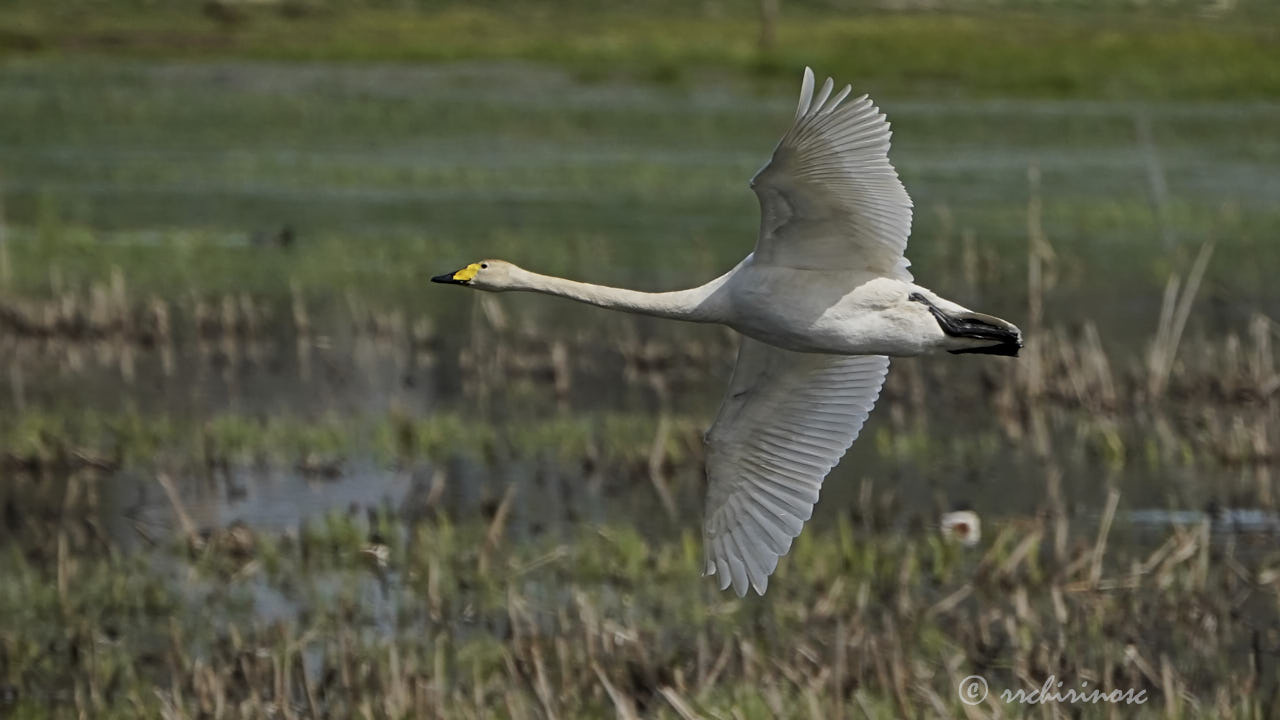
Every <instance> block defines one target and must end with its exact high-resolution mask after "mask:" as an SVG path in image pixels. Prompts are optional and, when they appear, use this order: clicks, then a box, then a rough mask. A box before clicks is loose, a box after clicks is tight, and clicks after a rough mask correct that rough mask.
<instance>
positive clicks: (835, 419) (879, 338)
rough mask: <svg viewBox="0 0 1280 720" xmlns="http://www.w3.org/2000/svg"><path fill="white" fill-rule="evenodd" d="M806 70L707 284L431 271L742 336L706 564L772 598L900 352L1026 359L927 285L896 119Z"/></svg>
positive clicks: (713, 484) (713, 476) (504, 270)
mask: <svg viewBox="0 0 1280 720" xmlns="http://www.w3.org/2000/svg"><path fill="white" fill-rule="evenodd" d="M833 86H834V84H833V81H832V80H831V79H830V78H828V79H827V81H826V83H824V84H823V86H822V88H821V89H820V90H819V91H818V92H817V94H816V95H815V94H814V77H813V71H812V70H811V69H809V68H805V71H804V79H803V82H802V85H801V89H800V104H799V107H798V108H797V109H796V115H795V120H794V122H793V123H792V125H791V128H790V129H789V130H788V131H787V132H786V134H785V135H783V136H782V140H781V141H779V142H778V145H777V147H776V148H775V149H774V151H773V155H772V157H771V158H770V160H769V162H768V163H766V164H765V166H764V167H763V168H761V169H760V170H759V171H758V172H757V173H756V174H755V177H753V178H752V180H751V189H752V190H753V191H754V192H755V194H756V196H757V198H758V199H759V201H760V233H759V236H758V238H757V239H756V245H755V249H754V251H753V252H751V253H750V254H748V255H747V256H746V257H745V258H743V259H742V261H741V262H739V263H738V264H737V265H736V266H735V267H734V268H733V269H732V270H730V271H728V272H726V273H725V274H723V275H721V276H720V277H718V278H716V279H714V280H712V281H710V282H708V283H706V284H704V285H700V286H698V287H695V288H690V289H688V290H677V291H674V292H640V291H636V290H626V289H622V288H614V287H606V286H601V285H593V284H590V283H584V282H576V281H573V280H566V279H564V278H558V277H552V276H548V275H540V274H538V273H535V272H530V271H529V270H525V269H524V268H521V267H517V266H516V265H513V264H511V263H509V262H504V261H502V260H481V261H479V262H474V263H471V264H469V265H467V266H466V267H463V268H462V269H460V270H457V271H455V272H451V273H445V274H444V275H439V276H436V277H433V278H431V279H432V281H433V282H438V283H449V284H453V285H465V286H467V287H471V288H475V289H477V290H488V291H495V292H501V291H508V290H519V291H527V292H538V293H545V294H548V295H558V296H560V297H565V298H569V299H570V300H576V301H578V302H582V303H587V304H588V305H595V306H597V307H602V308H606V309H610V310H621V311H624V312H631V313H642V314H646V315H656V316H658V317H664V318H671V319H674V320H686V321H692V322H702V323H720V324H722V325H727V326H729V327H731V328H733V329H734V330H736V331H738V333H740V334H741V335H742V336H743V337H742V341H741V345H740V347H739V350H738V357H737V362H736V364H735V366H734V370H733V376H732V379H731V380H730V382H729V389H728V392H727V393H726V395H725V397H724V400H723V402H722V404H721V407H720V410H719V413H718V414H717V415H716V418H715V421H714V422H713V423H712V425H711V429H710V430H708V431H707V433H706V436H705V438H704V439H705V442H706V446H707V451H706V474H707V480H708V487H707V498H706V509H705V514H704V518H703V540H704V543H703V545H704V550H703V553H704V569H703V574H704V575H714V576H718V579H719V584H720V589H721V590H724V589H726V588H728V587H729V586H730V585H732V586H733V589H734V592H736V593H737V595H738V596H739V597H741V596H743V595H745V594H746V593H747V590H748V587H750V588H752V589H754V590H755V591H756V592H757V593H758V594H760V595H763V594H764V593H765V591H766V589H767V588H768V584H769V576H770V575H771V574H772V573H773V571H774V569H775V568H776V567H777V564H778V558H779V557H781V556H783V555H785V554H786V553H787V551H788V550H789V549H790V547H791V542H792V540H793V539H794V538H795V537H796V536H798V535H799V534H800V530H801V528H802V527H803V525H804V523H805V521H806V520H808V519H809V517H810V514H811V513H812V510H813V506H814V504H815V503H816V502H817V501H818V491H819V489H820V487H821V485H822V481H823V479H824V478H825V477H826V475H827V473H828V472H829V471H830V470H831V468H832V467H833V466H835V464H836V462H837V461H839V460H840V457H841V456H842V455H844V453H845V451H846V450H848V449H849V446H850V445H852V444H853V441H854V439H855V438H857V437H858V433H859V431H861V429H862V425H863V423H864V422H865V421H866V419H867V416H868V415H869V414H870V413H871V409H872V407H873V406H874V405H875V402H876V399H877V398H878V397H879V395H880V388H881V386H882V385H883V384H884V379H885V375H886V374H887V372H888V370H889V358H890V357H910V356H916V355H926V354H930V353H939V352H944V351H945V352H949V353H986V354H993V355H1007V356H1016V355H1017V353H1018V350H1019V349H1020V348H1021V347H1022V333H1021V331H1019V330H1018V328H1017V327H1016V326H1014V325H1013V324H1012V323H1009V322H1007V321H1005V320H1001V319H1000V318H996V317H992V316H990V315H984V314H982V313H977V312H973V311H972V310H969V309H967V308H965V307H962V306H960V305H958V304H956V303H954V302H951V301H950V300H946V299H944V298H941V297H939V296H938V295H937V294H935V293H934V292H932V291H930V290H929V289H928V288H925V287H921V286H920V285H916V284H915V283H914V281H913V278H912V276H911V273H910V272H908V270H907V267H908V265H909V263H908V262H907V259H906V258H905V257H904V251H905V249H906V245H907V236H908V234H909V233H910V230H911V198H910V197H909V196H908V195H907V191H906V189H905V188H904V187H903V186H902V182H901V181H900V180H899V179H898V174H897V172H896V171H895V170H894V168H893V165H891V164H890V162H889V157H888V152H889V136H890V132H889V123H888V122H887V121H886V119H885V116H884V115H883V114H882V113H881V112H880V110H879V108H877V107H876V106H875V105H874V104H873V103H872V101H871V99H870V98H868V97H867V96H866V95H863V96H861V97H859V98H856V99H854V100H850V101H848V102H845V100H846V98H847V97H848V96H849V93H850V87H849V86H847V85H846V86H845V87H844V89H842V90H841V91H840V92H838V93H836V94H834V95H833V94H832V90H833Z"/></svg>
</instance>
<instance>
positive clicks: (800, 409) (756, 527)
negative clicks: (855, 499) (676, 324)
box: [703, 338, 889, 595]
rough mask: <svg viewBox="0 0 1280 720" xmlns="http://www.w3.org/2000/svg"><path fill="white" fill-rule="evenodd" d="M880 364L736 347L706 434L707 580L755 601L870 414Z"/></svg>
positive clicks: (745, 342) (883, 368) (753, 344)
mask: <svg viewBox="0 0 1280 720" xmlns="http://www.w3.org/2000/svg"><path fill="white" fill-rule="evenodd" d="M888 371H889V358H887V357H885V356H883V355H817V354H811V353H797V352H791V351H789V350H782V349H780V348H776V347H773V346H771V345H766V344H764V343H761V342H758V341H755V340H751V339H750V338H743V339H742V347H741V349H739V351H738V364H737V367H735V368H734V371H733V380H732V381H731V382H730V383H729V392H728V394H727V395H726V396H725V399H724V403H723V404H722V405H721V407H720V414H719V415H718V416H717V417H716V421H715V423H714V424H713V425H712V426H711V430H710V431H708V432H707V478H708V480H709V481H710V483H709V487H708V490H707V509H706V516H705V519H704V522H703V533H704V537H703V540H704V544H705V553H704V554H705V557H706V568H705V571H704V572H705V574H707V575H714V574H717V573H718V574H719V575H720V588H721V589H724V588H727V587H728V586H729V584H730V583H732V584H733V589H734V590H735V591H736V592H737V593H738V595H745V594H746V592H747V584H748V583H750V585H751V586H752V587H754V588H755V589H756V592H757V593H760V594H761V595H763V594H764V591H765V588H766V587H768V584H769V575H770V574H771V573H772V572H773V570H774V568H775V567H777V565H778V558H779V557H780V556H782V555H784V554H786V552H787V550H789V549H790V548H791V540H792V539H793V538H794V537H796V536H797V535H799V534H800V529H801V527H802V526H803V525H804V521H806V520H808V519H809V515H810V513H811V511H812V510H813V504H814V503H816V502H817V501H818V489H819V487H821V485H822V480H823V478H825V477H826V476H827V472H828V471H830V470H831V468H832V467H833V466H834V465H835V464H836V462H837V461H839V460H840V456H842V455H844V452H845V450H848V449H849V446H850V445H852V444H853V441H854V439H855V438H857V437H858V432H859V431H860V430H861V429H862V423H863V422H864V421H865V420H866V419H867V415H869V414H870V413H871V408H872V407H873V406H874V405H875V402H876V398H877V397H879V395H880V387H881V385H883V384H884V378H885V374H886V373H887V372H888Z"/></svg>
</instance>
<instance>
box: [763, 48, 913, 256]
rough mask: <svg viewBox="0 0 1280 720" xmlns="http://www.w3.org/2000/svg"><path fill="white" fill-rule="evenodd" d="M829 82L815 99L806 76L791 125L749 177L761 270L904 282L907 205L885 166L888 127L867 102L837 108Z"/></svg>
mask: <svg viewBox="0 0 1280 720" xmlns="http://www.w3.org/2000/svg"><path fill="white" fill-rule="evenodd" d="M831 89H832V82H831V79H830V78H827V82H826V83H825V84H824V85H823V86H822V89H821V90H820V91H819V92H818V95H817V97H814V95H813V71H812V70H810V69H809V68H805V70H804V85H803V87H802V88H801V90H800V106H799V107H798V108H797V109H796V119H795V123H794V124H792V126H791V129H790V130H788V131H787V134H786V135H783V136H782V140H781V141H779V142H778V147H777V148H775V149H774V151H773V157H772V158H771V159H770V160H769V164H767V165H765V166H764V167H763V168H761V169H760V171H759V172H757V173H756V176H755V177H754V178H752V179H751V188H752V189H753V190H754V191H755V193H756V196H757V197H758V198H759V199H760V238H759V240H758V241H757V243H756V250H755V257H756V260H757V261H758V262H765V263H768V264H772V265H782V266H785V267H796V268H832V269H855V268H856V269H869V270H871V271H873V272H878V273H882V274H886V275H890V276H894V277H900V278H902V279H905V280H910V279H911V274H910V273H909V272H907V265H908V263H907V261H906V259H905V258H904V257H903V252H905V251H906V248H907V235H908V234H910V232H911V198H910V197H909V196H908V195H907V191H906V189H905V188H903V187H902V182H901V181H900V180H899V179H898V173H897V172H896V171H895V170H894V169H893V165H891V164H890V163H889V154H888V153H889V136H890V134H891V133H890V132H889V123H888V121H886V120H885V117H884V114H882V113H881V112H880V110H879V108H877V107H876V106H875V105H873V104H872V102H871V100H870V98H868V97H867V96H866V95H863V96H862V97H860V98H856V99H854V100H850V101H849V102H843V101H844V99H845V98H846V97H847V96H848V95H849V90H850V88H849V86H848V85H846V86H845V88H844V89H843V90H841V91H840V92H839V93H838V94H837V95H836V96H835V97H832V96H831Z"/></svg>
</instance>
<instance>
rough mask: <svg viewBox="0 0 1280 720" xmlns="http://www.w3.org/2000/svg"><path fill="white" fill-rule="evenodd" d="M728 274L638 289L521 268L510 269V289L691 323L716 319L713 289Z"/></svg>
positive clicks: (717, 299)
mask: <svg viewBox="0 0 1280 720" xmlns="http://www.w3.org/2000/svg"><path fill="white" fill-rule="evenodd" d="M729 275H730V273H725V274H724V275H721V276H720V277H718V278H716V279H715V280H712V281H711V282H709V283H707V284H706V285H701V286H699V287H696V288H690V289H688V290H676V291H674V292H641V291H639V290H627V289H625V288H615V287H608V286H606V285H593V284H591V283H584V282H577V281H575V280H566V279H564V278H558V277H554V276H552V275H539V274H538V273H535V272H529V271H528V270H524V269H522V268H521V269H516V270H514V271H513V272H512V280H513V281H515V283H514V285H513V286H512V287H511V288H510V289H511V290H527V291H530V292H540V293H545V294H547V295H557V296H559V297H564V298H569V299H570V300H577V301H578V302H582V303H586V304H588V305H595V306H596V307H602V308H608V309H610V310H622V311H624V312H630V313H640V314H642V315H655V316H657V317H664V318H673V319H675V320H690V321H693V322H719V321H721V320H722V317H721V315H722V313H721V307H722V305H723V303H722V301H721V298H720V297H719V296H718V295H717V293H716V291H717V290H719V289H720V287H721V286H722V285H723V284H724V282H725V280H726V279H728V277H729Z"/></svg>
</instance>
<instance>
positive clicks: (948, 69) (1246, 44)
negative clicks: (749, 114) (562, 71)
mask: <svg viewBox="0 0 1280 720" xmlns="http://www.w3.org/2000/svg"><path fill="white" fill-rule="evenodd" d="M781 4H782V6H783V13H782V15H781V20H780V21H779V23H778V26H777V28H776V40H775V42H774V45H773V47H771V48H770V49H767V50H761V48H760V46H759V40H758V38H759V36H760V32H761V31H760V21H759V18H758V16H757V14H756V12H755V11H756V8H755V6H754V3H739V4H736V5H733V4H731V5H724V6H719V5H718V4H716V5H712V4H708V5H706V7H705V8H703V9H695V8H693V7H692V6H689V5H688V4H683V3H665V4H662V3H647V4H634V3H629V4H628V6H629V7H628V8H627V9H621V10H606V9H604V8H603V6H600V5H598V4H595V3H590V4H581V6H578V7H575V6H573V5H569V6H565V5H560V4H554V5H552V4H545V3H479V4H476V3H443V4H438V3H426V4H421V5H416V6H414V5H412V4H401V5H400V6H399V7H397V8H394V9H392V8H388V7H386V6H385V5H384V4H381V3H369V4H365V5H364V6H359V5H351V4H346V3H344V4H342V5H338V4H328V3H315V4H311V3H305V2H303V3H294V2H281V3H278V4H273V3H265V4H261V3H248V2H245V3H240V2H217V1H214V2H206V3H195V2H179V3H163V4H159V5H155V4H143V3H119V4H111V5H108V4H104V3H82V2H72V1H71V0H59V1H58V2H53V3H41V2H31V1H24V2H16V3H10V4H8V6H7V7H6V8H4V9H2V10H0V27H4V28H6V30H5V32H4V33H3V34H0V51H4V52H6V53H7V54H8V55H9V56H11V57H14V56H17V57H21V56H31V55H35V56H49V55H58V56H77V55H101V54H108V55H111V56H121V55H126V56H133V57H139V58H175V57H182V58H219V57H233V58H256V59H272V60H300V61H316V60H324V61H394V62H423V61H426V62H442V61H462V60H465V61H475V60H524V61H536V62H551V63H556V64H560V65H563V66H566V67H568V68H571V69H573V70H575V71H577V72H579V73H581V74H582V75H584V76H591V77H597V78H599V77H602V76H604V75H606V74H616V73H626V74H631V75H635V76H639V77H646V78H651V79H654V80H659V81H662V82H684V81H687V80H689V79H690V78H689V74H690V73H700V72H704V71H705V70H707V69H712V68H719V69H723V70H732V71H737V70H747V71H749V72H751V73H755V74H764V75H769V76H774V77H780V78H783V79H785V80H786V81H787V83H788V84H789V83H790V82H791V81H792V79H793V77H794V75H795V71H796V70H797V69H798V68H799V67H800V66H802V65H804V64H812V65H814V66H816V67H821V68H823V69H824V71H825V72H830V73H833V74H838V75H839V76H841V77H850V78H858V80H859V86H860V87H863V88H865V89H867V90H870V91H872V92H875V93H877V94H881V95H888V96H902V95H905V94H910V95H923V96H930V97H937V96H953V95H983V96H999V97H1009V96H1031V97H1110V98H1122V99H1133V98H1176V99H1179V100H1185V99H1187V98H1189V97H1194V98H1260V97H1277V96H1280V59H1277V57H1276V53H1275V52H1273V51H1272V50H1273V48H1274V47H1275V44H1276V43H1277V41H1278V37H1277V31H1276V29H1275V25H1274V23H1273V22H1270V21H1273V20H1274V19H1275V13H1274V10H1268V6H1267V4H1266V3H1244V4H1243V6H1244V7H1234V8H1229V9H1228V10H1227V11H1226V12H1223V13H1220V14H1219V15H1218V16H1217V17H1211V16H1207V15H1206V14H1205V13H1204V12H1197V11H1196V10H1197V9H1198V8H1197V7H1196V6H1195V4H1194V3H1187V4H1186V5H1187V8H1186V10H1185V11H1183V12H1176V11H1175V12H1169V11H1168V10H1169V8H1165V7H1162V10H1163V12H1161V13H1155V12H1151V11H1142V10H1132V9H1125V7H1124V6H1123V5H1121V4H1115V3H1112V4H1108V3H1084V4H1083V7H1077V8H1074V9H1070V10H1066V11H1064V10H1061V9H1058V10H1054V9H1052V8H1049V9H1045V8H1040V9H1038V11H1034V12H1026V11H1025V10H1024V11H1023V12H1017V11H1014V12H1010V11H1004V12H993V11H992V8H991V6H990V4H989V3H984V4H977V3H975V4H972V5H971V6H970V7H969V10H968V11H967V12H966V11H965V10H964V6H963V5H959V6H957V9H959V12H957V11H956V10H954V9H953V10H951V11H948V12H943V13H927V12H916V13H887V12H876V11H868V10H867V9H865V8H862V7H852V8H850V7H843V6H841V7H833V8H824V7H822V6H820V5H816V4H812V3H798V4H797V3H790V2H783V3H781ZM1161 5H1162V6H1165V5H1169V4H1168V3H1162V4H1161ZM1233 5H1234V3H1233ZM1132 7H1133V6H1130V8H1132Z"/></svg>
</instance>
